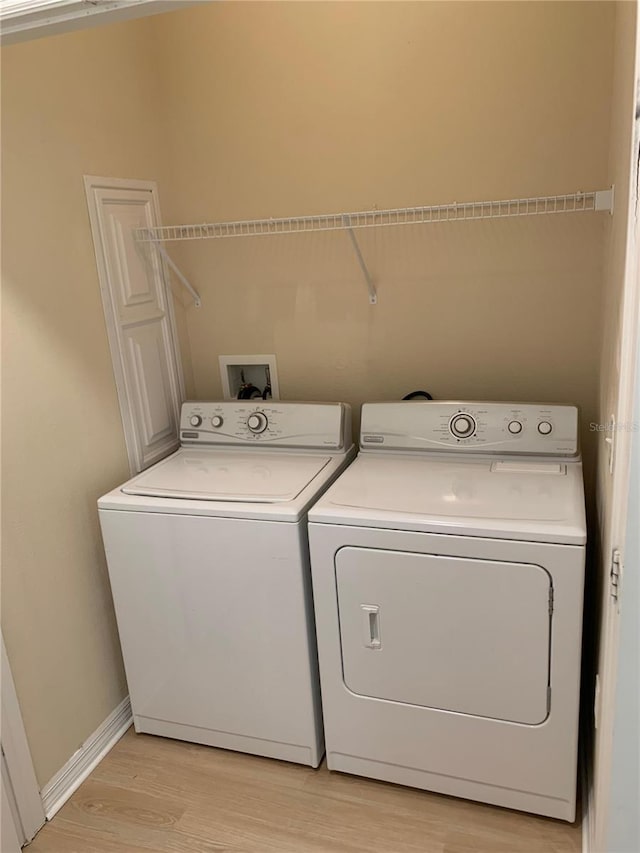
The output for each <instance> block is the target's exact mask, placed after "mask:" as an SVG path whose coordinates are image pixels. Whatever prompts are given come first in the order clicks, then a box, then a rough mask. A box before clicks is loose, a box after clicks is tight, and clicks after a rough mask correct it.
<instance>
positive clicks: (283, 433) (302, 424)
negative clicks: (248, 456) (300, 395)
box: [180, 400, 352, 450]
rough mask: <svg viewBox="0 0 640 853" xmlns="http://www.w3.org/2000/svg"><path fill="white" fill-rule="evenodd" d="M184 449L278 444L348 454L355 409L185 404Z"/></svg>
mask: <svg viewBox="0 0 640 853" xmlns="http://www.w3.org/2000/svg"><path fill="white" fill-rule="evenodd" d="M180 440H181V443H182V444H183V445H189V446H192V445H199V444H201V445H212V444H213V445H224V446H229V445H243V446H247V445H267V444H268V445H271V446H273V445H277V446H280V447H297V448H305V447H307V448H314V449H317V448H325V449H331V450H343V449H346V448H348V447H350V446H351V443H352V441H351V408H350V406H348V405H346V404H345V403H288V402H287V403H283V402H280V401H278V402H276V401H271V400H238V401H237V402H235V401H233V402H227V401H224V402H222V401H221V402H204V403H199V402H191V403H183V404H182V412H181V415H180Z"/></svg>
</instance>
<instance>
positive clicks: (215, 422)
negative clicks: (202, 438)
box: [211, 415, 224, 427]
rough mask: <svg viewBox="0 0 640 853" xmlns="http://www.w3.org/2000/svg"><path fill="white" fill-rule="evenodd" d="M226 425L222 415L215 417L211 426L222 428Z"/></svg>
mask: <svg viewBox="0 0 640 853" xmlns="http://www.w3.org/2000/svg"><path fill="white" fill-rule="evenodd" d="M223 423H224V418H223V417H222V416H221V415H214V416H213V417H212V418H211V426H212V427H221V426H222V424H223Z"/></svg>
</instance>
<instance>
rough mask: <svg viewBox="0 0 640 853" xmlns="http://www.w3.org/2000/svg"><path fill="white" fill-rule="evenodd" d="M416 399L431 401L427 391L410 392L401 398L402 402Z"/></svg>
mask: <svg viewBox="0 0 640 853" xmlns="http://www.w3.org/2000/svg"><path fill="white" fill-rule="evenodd" d="M416 397H424V399H425V400H433V397H432V396H431V394H430V393H429V392H428V391H412V392H411V393H410V394H407V395H406V396H405V397H403V398H402V399H403V400H415V399H416Z"/></svg>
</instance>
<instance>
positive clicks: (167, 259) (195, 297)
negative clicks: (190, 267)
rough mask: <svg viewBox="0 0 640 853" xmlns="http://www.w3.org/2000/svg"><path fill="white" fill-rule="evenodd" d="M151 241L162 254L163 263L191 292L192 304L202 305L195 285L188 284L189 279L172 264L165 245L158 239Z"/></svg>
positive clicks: (197, 306)
mask: <svg viewBox="0 0 640 853" xmlns="http://www.w3.org/2000/svg"><path fill="white" fill-rule="evenodd" d="M152 242H153V245H154V246H155V247H156V249H157V250H158V252H159V253H160V255H161V256H162V258H163V259H164V261H165V263H166V264H167V266H168V267H170V268H171V269H172V270H173V272H174V273H175V275H176V277H177V278H178V280H179V281H180V283H181V284H182V285H183V286H184V287H186V288H187V290H188V291H189V293H190V294H191V296H192V297H193V303H194V305H195V306H196V308H200V306H201V305H202V299H200V294H199V293H198V291H197V290H196V289H195V287H193V286H192V285H191V284H190V282H189V281H188V280H187V279H186V278H185V276H184V275H183V274H182V273H181V272H180V270H179V269H178V267H177V266H176V265H175V264H174V262H173V261H172V260H171V258H170V257H169V253H168V252H167V250H166V249H165V247H164V246H163V245H162V243H160V242H159V241H158V240H153V241H152Z"/></svg>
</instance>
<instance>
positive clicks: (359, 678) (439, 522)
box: [309, 402, 586, 821]
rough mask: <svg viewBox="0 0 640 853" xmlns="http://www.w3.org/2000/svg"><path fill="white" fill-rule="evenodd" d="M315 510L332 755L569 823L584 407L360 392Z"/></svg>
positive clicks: (340, 766)
mask: <svg viewBox="0 0 640 853" xmlns="http://www.w3.org/2000/svg"><path fill="white" fill-rule="evenodd" d="M309 522H310V524H309V539H310V547H311V568H312V577H313V591H314V602H315V611H316V626H317V639H318V653H319V661H320V680H321V686H322V704H323V713H324V723H325V741H326V750H327V764H328V766H329V768H330V769H332V770H341V771H344V772H347V773H355V774H359V775H362V776H369V777H373V778H376V779H384V780H387V781H390V782H398V783H400V784H403V785H413V786H415V787H418V788H425V789H428V790H431V791H439V792H441V793H445V794H452V795H455V796H458V797H466V798H469V799H473V800H480V801H484V802H488V803H494V804H497V805H501V806H508V807H510V808H514V809H522V810H524V811H530V812H535V813H538V814H543V815H549V816H552V817H556V818H564V819H565V820H568V821H572V820H574V818H575V802H576V773H577V745H578V705H579V688H580V651H581V633H582V605H583V583H584V561H585V540H586V527H585V512H584V491H583V480H582V465H581V462H580V456H579V453H578V415H577V410H576V409H575V408H574V407H571V406H543V405H530V404H522V405H519V404H512V403H444V402H425V403H418V402H416V403H406V402H404V403H370V404H365V406H364V407H363V410H362V428H361V453H360V455H359V456H358V458H357V459H356V461H355V462H354V463H353V464H352V465H351V466H350V467H349V468H348V469H347V471H345V473H344V474H343V475H342V476H341V477H339V479H338V480H337V481H336V482H335V483H334V485H333V486H332V487H331V488H330V489H329V490H328V491H327V492H326V494H325V495H324V496H323V497H322V498H321V499H320V501H319V502H318V503H317V504H316V505H315V506H314V508H313V509H312V510H311V512H310V513H309Z"/></svg>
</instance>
